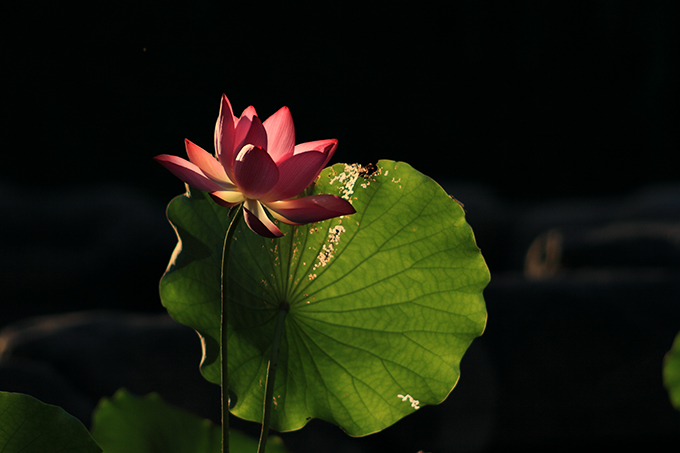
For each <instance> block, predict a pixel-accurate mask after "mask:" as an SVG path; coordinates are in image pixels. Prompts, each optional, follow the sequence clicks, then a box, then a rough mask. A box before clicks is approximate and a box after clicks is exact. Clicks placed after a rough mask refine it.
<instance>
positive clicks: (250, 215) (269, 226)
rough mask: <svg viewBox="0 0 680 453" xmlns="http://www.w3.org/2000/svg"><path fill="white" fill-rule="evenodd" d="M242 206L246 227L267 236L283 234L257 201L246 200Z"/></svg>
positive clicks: (276, 236) (273, 236)
mask: <svg viewBox="0 0 680 453" xmlns="http://www.w3.org/2000/svg"><path fill="white" fill-rule="evenodd" d="M243 208H244V209H243V218H244V220H245V221H246V224H247V225H248V227H249V228H250V229H251V230H253V231H254V232H255V233H257V234H259V235H260V236H264V237H268V238H278V237H281V236H283V233H282V232H281V230H279V228H278V227H277V226H276V225H274V222H272V221H271V220H270V219H269V217H267V213H266V212H265V210H264V209H263V208H262V205H261V204H260V202H259V201H256V200H246V202H245V204H244V206H243Z"/></svg>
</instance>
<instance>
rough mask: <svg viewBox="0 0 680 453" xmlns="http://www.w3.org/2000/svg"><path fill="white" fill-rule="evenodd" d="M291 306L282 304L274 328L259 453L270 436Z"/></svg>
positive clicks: (261, 452)
mask: <svg viewBox="0 0 680 453" xmlns="http://www.w3.org/2000/svg"><path fill="white" fill-rule="evenodd" d="M288 310H289V306H288V304H286V303H283V304H281V307H280V309H279V314H278V316H277V318H276V327H274V339H273V341H272V348H271V351H270V355H269V365H268V366H267V381H266V384H265V391H264V408H263V414H262V431H261V432H260V444H259V445H258V447H257V453H264V451H265V448H266V447H267V437H268V436H269V422H270V421H271V417H272V402H273V401H274V383H275V382H276V369H277V368H278V366H279V351H280V349H281V340H282V338H283V331H284V326H285V324H286V315H287V314H288Z"/></svg>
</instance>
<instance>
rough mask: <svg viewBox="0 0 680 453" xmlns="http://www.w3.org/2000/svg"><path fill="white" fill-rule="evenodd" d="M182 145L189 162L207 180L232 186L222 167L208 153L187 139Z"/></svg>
mask: <svg viewBox="0 0 680 453" xmlns="http://www.w3.org/2000/svg"><path fill="white" fill-rule="evenodd" d="M184 144H185V145H186V149H187V155H188V156H189V160H191V162H192V163H194V164H195V165H196V166H198V168H200V169H201V171H203V173H204V174H205V175H206V176H207V177H208V178H210V179H212V180H213V181H215V182H217V183H218V184H220V185H222V186H226V187H229V186H234V184H233V183H232V182H231V180H230V179H229V177H228V176H227V174H226V173H225V171H224V167H223V166H222V165H221V164H220V163H219V162H218V161H217V159H215V158H214V157H213V156H212V155H211V154H210V153H208V152H207V151H206V150H204V149H203V148H201V147H200V146H198V145H195V144H194V143H192V142H191V141H189V140H187V139H185V140H184ZM234 188H235V186H234Z"/></svg>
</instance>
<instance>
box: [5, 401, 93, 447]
mask: <svg viewBox="0 0 680 453" xmlns="http://www.w3.org/2000/svg"><path fill="white" fill-rule="evenodd" d="M47 451H59V452H64V453H100V452H101V451H102V449H101V448H99V446H98V445H97V444H96V443H95V441H94V440H93V439H92V437H91V436H90V433H88V432H87V429H86V428H85V426H83V424H82V423H81V422H80V420H78V419H77V418H75V417H73V416H72V415H70V414H68V413H67V412H66V411H65V410H63V409H62V408H60V407H58V406H52V405H51V404H45V403H43V402H42V401H40V400H37V399H35V398H33V397H32V396H29V395H24V394H22V393H10V392H0V452H2V453H34V452H35V453H45V452H47Z"/></svg>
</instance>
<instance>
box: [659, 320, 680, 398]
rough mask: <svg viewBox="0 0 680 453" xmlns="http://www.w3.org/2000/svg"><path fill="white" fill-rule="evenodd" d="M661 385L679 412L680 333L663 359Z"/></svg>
mask: <svg viewBox="0 0 680 453" xmlns="http://www.w3.org/2000/svg"><path fill="white" fill-rule="evenodd" d="M663 383H664V385H665V386H666V389H667V390H668V395H669V396H670V399H671V404H673V407H675V408H676V409H677V410H679V411H680V333H678V335H677V336H676V337H675V340H674V341H673V346H672V347H671V350H670V351H668V353H667V354H666V357H665V359H664V364H663Z"/></svg>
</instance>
